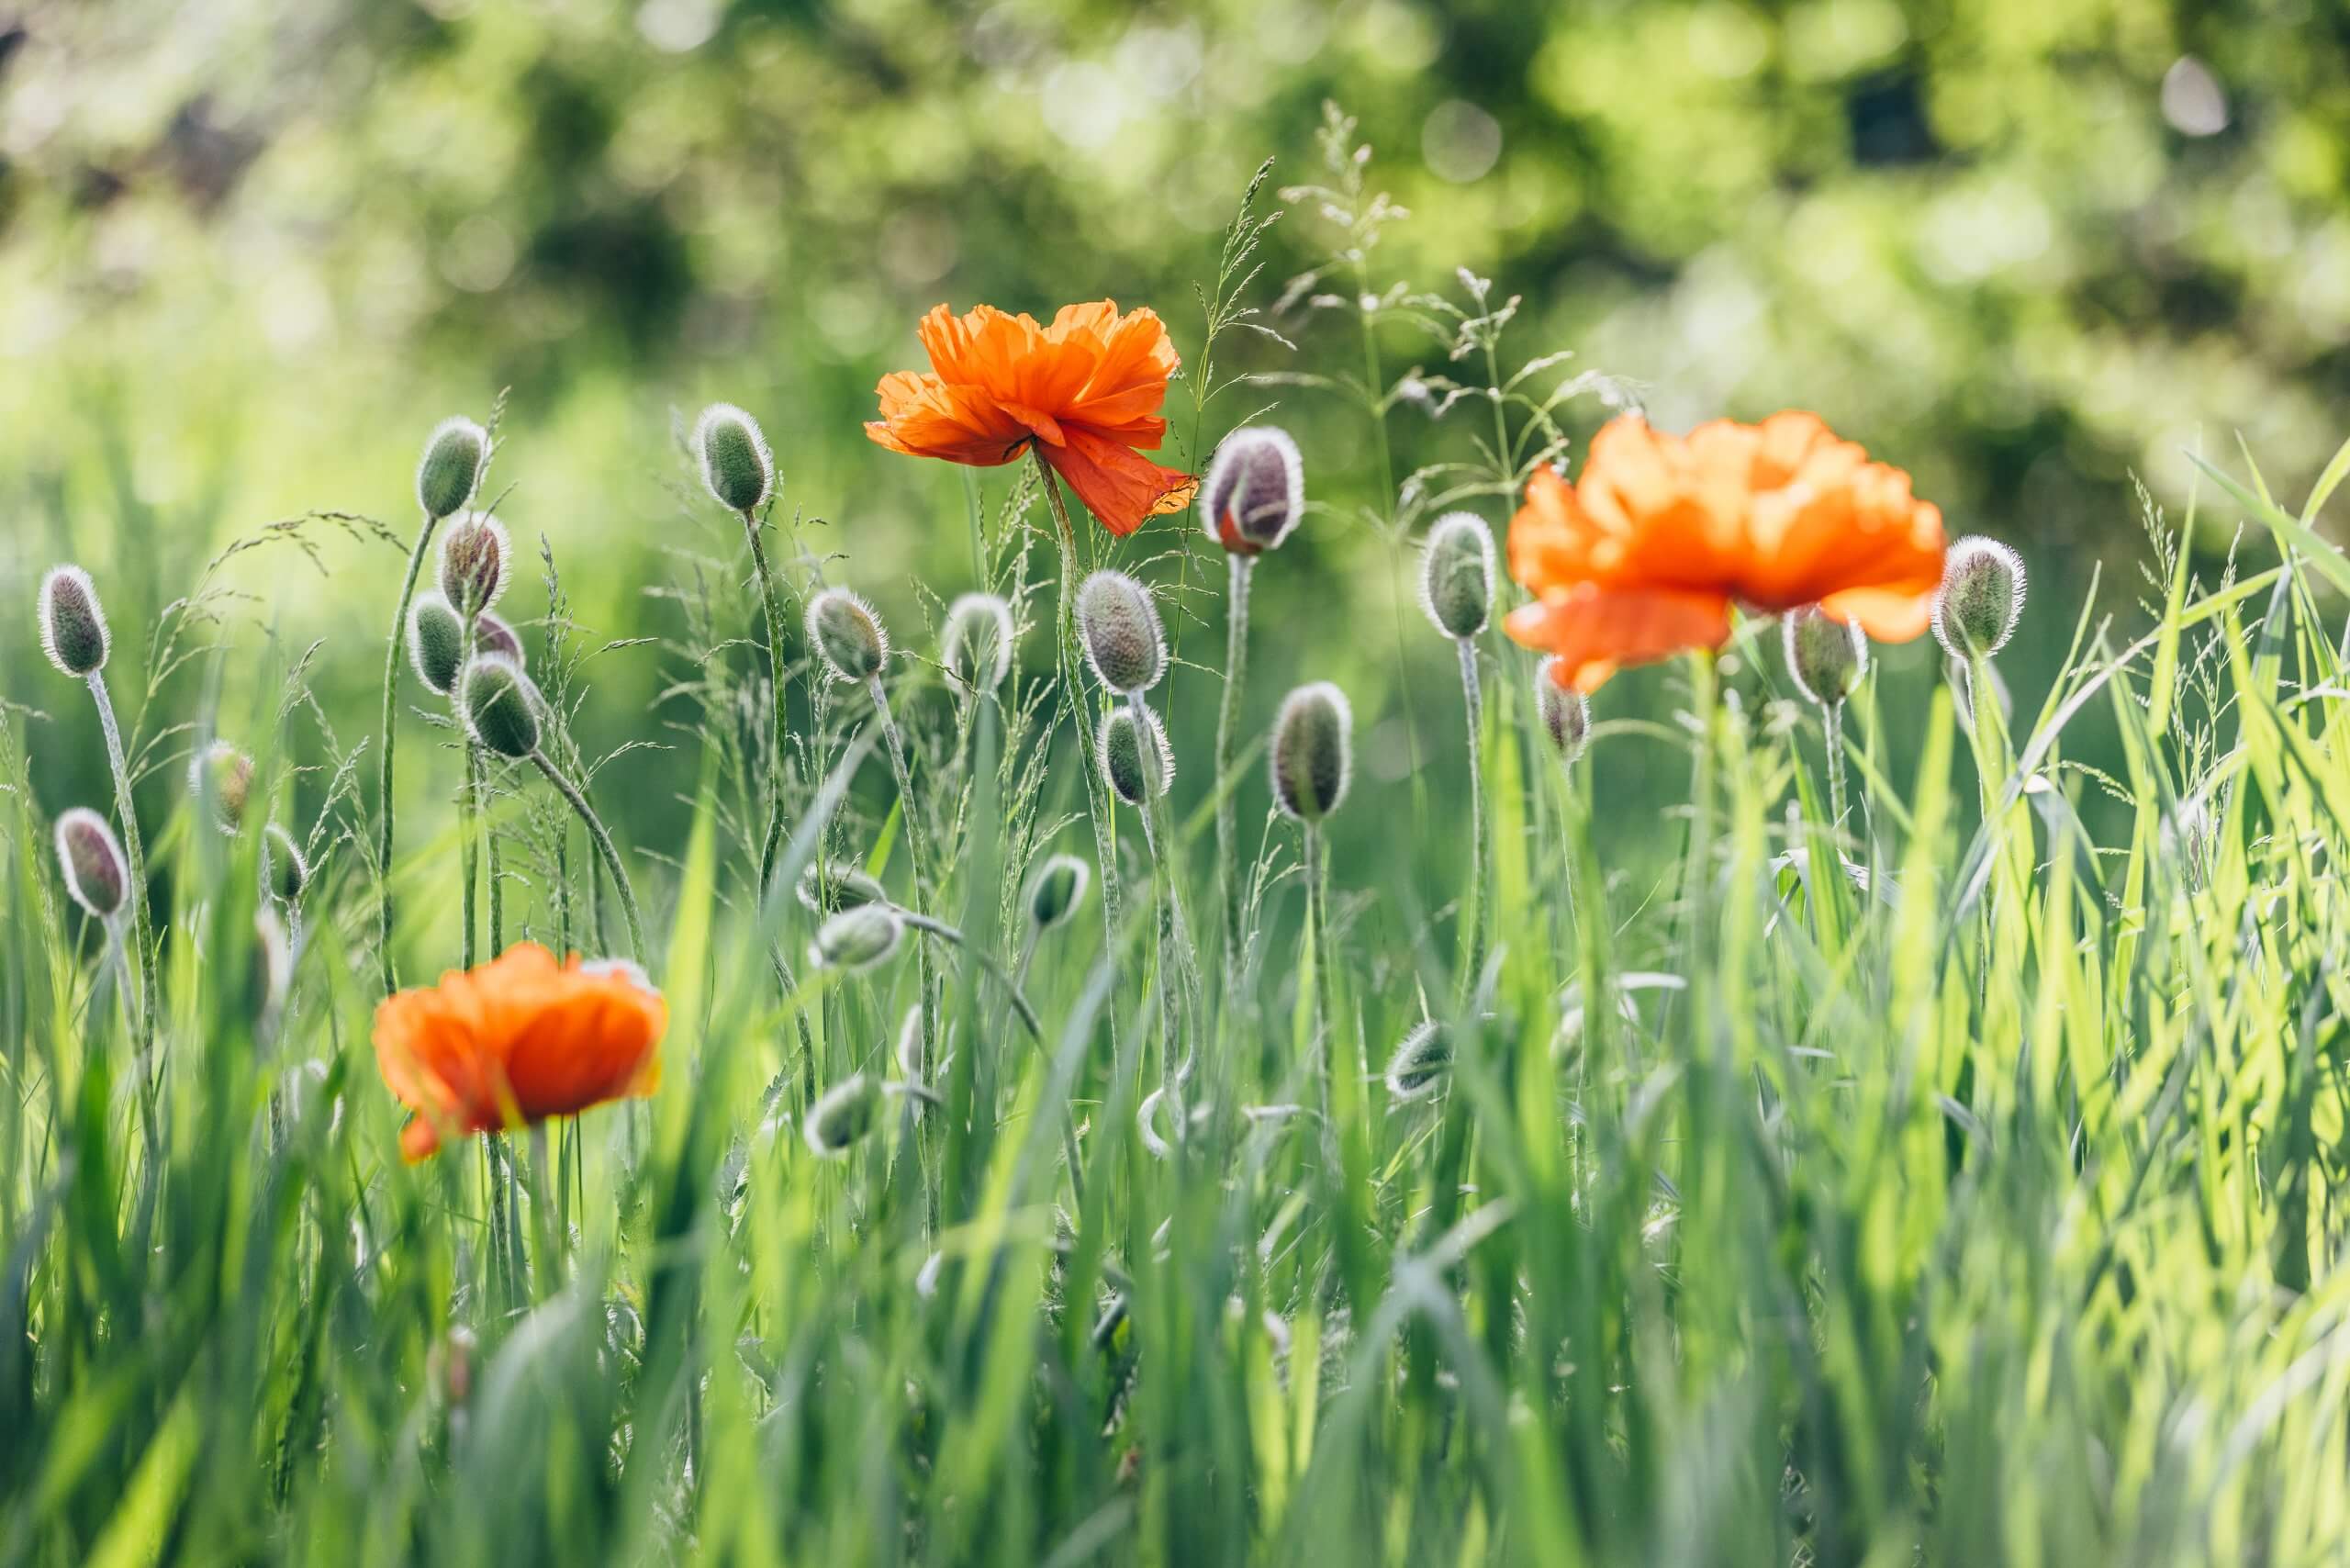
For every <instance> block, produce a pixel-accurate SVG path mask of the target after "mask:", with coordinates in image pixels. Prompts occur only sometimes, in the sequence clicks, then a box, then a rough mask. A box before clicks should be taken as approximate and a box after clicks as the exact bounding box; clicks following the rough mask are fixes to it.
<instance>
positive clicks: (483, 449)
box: [416, 418, 489, 518]
mask: <svg viewBox="0 0 2350 1568" xmlns="http://www.w3.org/2000/svg"><path fill="white" fill-rule="evenodd" d="M488 462H489V432H488V431H486V430H484V429H482V428H481V426H479V425H477V424H476V423H474V421H473V420H468V419H464V418H458V419H452V420H442V421H441V422H440V423H439V424H437V425H435V426H434V427H433V428H432V433H431V435H430V436H427V437H426V438H425V442H424V455H423V457H422V458H420V459H419V460H418V463H417V465H416V501H417V505H419V506H420V507H422V508H423V509H424V515H425V516H427V517H431V518H442V517H447V516H449V515H450V514H451V513H453V512H454V511H455V510H457V509H458V508H460V507H462V506H464V504H465V503H466V502H467V501H469V500H472V499H473V498H474V492H475V491H476V490H477V489H479V488H480V487H481V471H482V469H483V468H484V467H485V466H486V465H487V464H488Z"/></svg>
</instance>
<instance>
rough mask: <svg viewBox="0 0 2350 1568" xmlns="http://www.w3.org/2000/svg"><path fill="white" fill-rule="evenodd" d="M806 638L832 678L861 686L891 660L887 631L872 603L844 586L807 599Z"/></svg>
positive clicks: (829, 589) (827, 589) (826, 590)
mask: <svg viewBox="0 0 2350 1568" xmlns="http://www.w3.org/2000/svg"><path fill="white" fill-rule="evenodd" d="M808 641H809V642H811V643H812V644H815V648H816V652H817V654H818V655H820V656H822V659H823V661H824V667H825V668H827V669H829V670H831V671H832V672H833V678H834V680H840V681H847V682H850V683H852V684H855V685H859V686H862V685H863V684H864V683H865V682H867V681H868V680H871V679H873V678H875V677H876V676H878V675H879V674H880V673H881V671H882V669H883V668H884V667H885V666H887V665H888V664H889V662H890V633H889V632H888V630H887V629H886V628H884V627H883V626H882V624H881V618H880V617H879V616H878V615H876V614H874V613H873V607H872V606H871V605H869V604H867V603H866V602H865V600H863V599H859V598H858V597H857V596H856V595H855V594H853V593H851V592H849V590H848V589H846V588H826V589H825V590H824V591H823V592H822V593H820V594H818V595H817V596H816V597H815V598H813V599H810V600H809V601H808Z"/></svg>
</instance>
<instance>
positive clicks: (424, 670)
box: [408, 589, 465, 697]
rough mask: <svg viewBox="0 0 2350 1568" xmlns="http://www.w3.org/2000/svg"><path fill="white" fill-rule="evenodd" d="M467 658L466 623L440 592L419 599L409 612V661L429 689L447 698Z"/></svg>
mask: <svg viewBox="0 0 2350 1568" xmlns="http://www.w3.org/2000/svg"><path fill="white" fill-rule="evenodd" d="M464 657H465V623H464V622H463V621H462V620H460V619H459V618H458V615H457V612H456V610H454V609H453V608H452V607H451V605H450V603H449V601H448V600H447V599H443V598H442V597H441V595H440V594H439V593H438V592H437V591H433V590H429V589H428V590H427V591H426V592H423V593H420V594H418V595H417V596H416V602H415V603H414V604H411V605H410V606H408V663H409V664H411V665H413V666H415V667H416V678H417V680H418V682H419V683H420V684H421V685H422V686H423V688H424V689H425V690H427V691H430V692H431V693H432V694H433V695H434V696H436V697H446V696H448V695H449V693H450V692H451V691H453V690H454V689H456V685H457V666H459V665H461V664H463V663H464Z"/></svg>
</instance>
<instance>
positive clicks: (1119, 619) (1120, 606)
mask: <svg viewBox="0 0 2350 1568" xmlns="http://www.w3.org/2000/svg"><path fill="white" fill-rule="evenodd" d="M1077 631H1078V635H1079V637H1080V639H1081V640H1082V641H1083V642H1084V644H1085V659H1086V662H1087V663H1088V664H1090V665H1091V666H1093V674H1094V676H1095V678H1097V679H1099V680H1100V681H1101V682H1102V685H1104V686H1106V687H1108V688H1109V689H1111V690H1113V691H1115V692H1118V693H1119V694H1121V695H1132V694H1133V693H1135V692H1137V691H1147V690H1149V689H1151V688H1152V687H1154V686H1156V685H1158V678H1159V677H1160V676H1162V675H1165V674H1166V673H1167V633H1165V632H1164V631H1163V630H1162V629H1161V628H1160V626H1159V624H1158V606H1156V605H1154V604H1153V603H1151V600H1150V590H1149V589H1148V588H1145V587H1143V586H1142V584H1140V583H1138V582H1136V581H1135V580H1134V578H1132V577H1128V576H1126V574H1125V573H1124V572H1096V573H1094V574H1093V575H1092V576H1091V577H1088V578H1086V579H1085V581H1084V582H1082V583H1080V584H1079V585H1078V589H1077Z"/></svg>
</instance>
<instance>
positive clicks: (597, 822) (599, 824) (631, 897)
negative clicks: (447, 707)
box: [531, 751, 644, 968]
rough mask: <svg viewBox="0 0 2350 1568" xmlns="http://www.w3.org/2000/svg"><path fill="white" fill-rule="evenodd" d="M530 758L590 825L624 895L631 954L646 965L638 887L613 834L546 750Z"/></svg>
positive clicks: (591, 838)
mask: <svg viewBox="0 0 2350 1568" xmlns="http://www.w3.org/2000/svg"><path fill="white" fill-rule="evenodd" d="M531 760H532V762H534V763H536V764H538V767H539V771H540V772H542V773H543V774H545V775H546V776H547V782H548V783H550V784H552V785H554V788H555V792H556V793H557V794H559V795H561V796H562V797H563V798H564V799H565V800H566V801H570V802H571V809H572V810H573V811H575V812H578V813H579V820H580V821H581V822H582V823H585V824H586V825H587V828H588V839H589V841H590V842H592V843H593V844H594V845H595V846H596V854H597V857H599V859H601V860H602V861H603V862H604V869H605V870H607V871H610V873H611V874H612V887H613V888H614V890H617V891H618V892H619V894H620V896H621V914H622V915H624V916H625V917H626V918H627V920H628V946H629V956H630V957H631V958H634V959H635V960H636V962H637V966H638V967H639V968H643V964H644V923H643V921H642V920H640V919H638V918H637V913H636V890H634V889H633V888H632V887H630V886H629V880H628V868H627V867H626V866H624V865H622V864H621V852H620V851H619V850H618V849H617V848H615V847H613V845H612V835H611V834H609V833H606V832H605V831H604V823H603V821H602V819H600V818H599V817H598V816H597V815H596V808H595V807H593V806H591V805H589V804H588V797H587V795H586V793H584V792H583V791H582V790H580V788H579V787H578V786H577V785H576V784H574V783H573V782H572V781H571V780H570V779H568V778H565V777H564V776H563V774H562V772H561V770H559V769H558V768H557V767H555V765H554V763H552V762H549V761H548V760H547V758H546V754H545V753H543V752H536V751H534V752H532V754H531Z"/></svg>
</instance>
